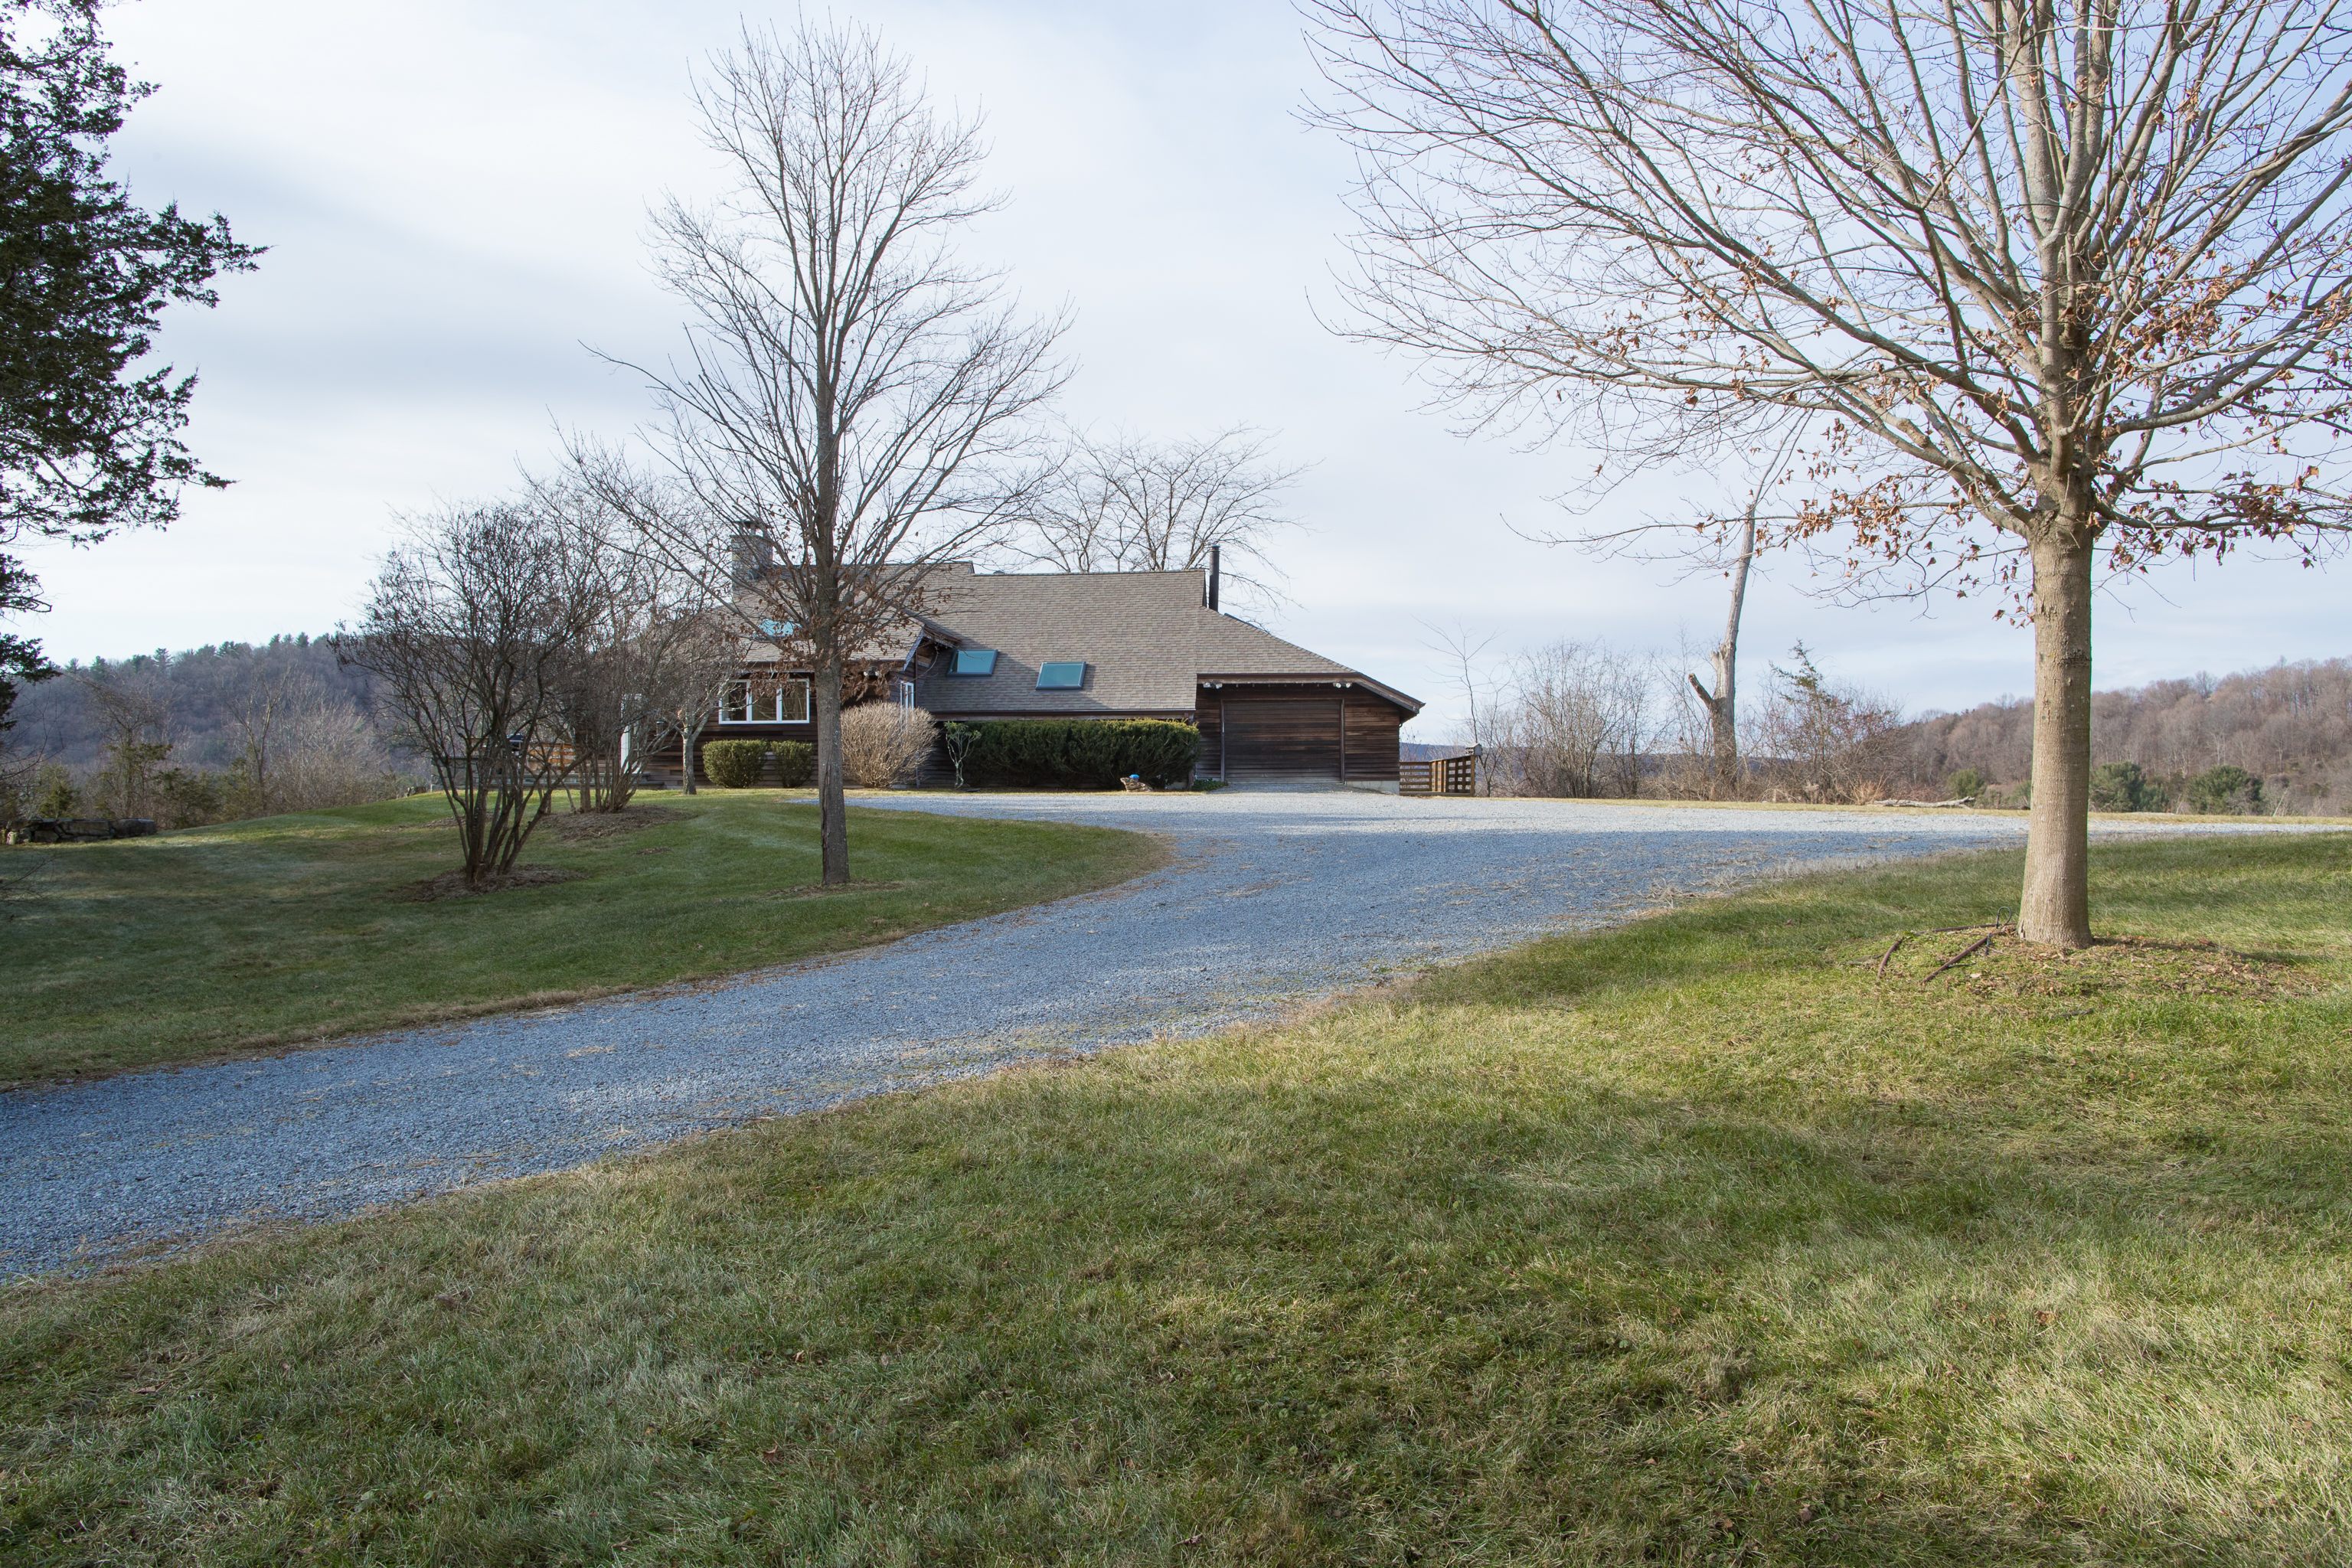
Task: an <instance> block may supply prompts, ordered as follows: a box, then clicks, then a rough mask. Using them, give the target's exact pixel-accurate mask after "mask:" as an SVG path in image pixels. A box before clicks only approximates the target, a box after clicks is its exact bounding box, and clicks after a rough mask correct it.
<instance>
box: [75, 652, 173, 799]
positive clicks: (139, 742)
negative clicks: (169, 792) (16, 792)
mask: <svg viewBox="0 0 2352 1568" xmlns="http://www.w3.org/2000/svg"><path fill="white" fill-rule="evenodd" d="M80 679H81V683H82V687H83V689H84V690H86V691H87V692H88V693H89V700H90V705H91V707H93V708H94V709H96V710H97V711H98V714H99V716H100V720H101V721H102V722H103V723H104V725H105V727H106V731H107V737H108V738H107V742H106V746H105V750H104V752H103V753H102V754H103V755H104V757H105V759H106V766H105V767H104V768H102V769H100V772H99V773H98V775H97V776H96V777H95V778H93V779H92V780H91V781H90V783H91V784H92V786H93V788H94V791H95V793H96V794H97V795H98V796H99V798H100V800H102V801H103V802H104V803H105V809H106V812H107V815H108V816H124V817H146V816H153V815H154V814H155V779H156V775H157V773H158V772H159V771H160V770H161V769H162V768H163V763H165V761H166V760H167V759H169V758H170V756H171V754H172V736H171V731H172V698H171V688H170V687H169V686H168V685H167V684H166V683H165V682H163V681H162V680H159V679H155V678H154V676H153V675H152V674H150V673H148V672H147V671H145V670H135V671H130V672H126V671H124V670H123V669H121V668H111V669H109V670H107V671H106V672H105V673H103V674H100V675H86V676H83V677H81V678H80Z"/></svg>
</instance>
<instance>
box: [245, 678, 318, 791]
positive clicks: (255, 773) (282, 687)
mask: <svg viewBox="0 0 2352 1568" xmlns="http://www.w3.org/2000/svg"><path fill="white" fill-rule="evenodd" d="M242 673H243V675H244V678H245V679H244V687H245V689H244V690H243V691H242V692H241V693H240V694H239V699H238V701H237V704H236V708H235V709H233V710H231V712H230V721H231V723H233V724H234V725H235V726H236V734H237V740H238V742H239V743H238V746H237V755H236V784H235V786H234V788H235V789H236V791H237V792H239V793H242V794H244V795H248V796H249V797H250V798H249V800H247V801H246V802H245V803H244V804H245V805H247V806H249V808H250V810H251V814H252V815H253V816H268V815H269V813H270V812H271V811H272V810H273V809H275V804H276V802H277V801H278V797H279V794H280V793H281V792H279V791H278V789H277V788H276V780H275V778H274V776H273V773H272V769H271V765H272V763H275V762H276V761H277V758H278V748H277V740H278V724H279V721H281V720H283V719H284V718H285V717H286V715H287V714H288V713H289V711H290V710H292V708H293V707H294V706H295V705H296V704H297V703H298V702H301V701H304V700H308V701H310V702H312V703H315V702H317V701H318V700H319V693H318V691H317V683H316V682H315V681H311V680H308V679H300V678H299V677H298V674H297V671H296V667H295V665H294V662H293V661H292V660H291V659H285V658H267V657H264V658H255V659H253V660H251V661H250V662H249V663H248V664H247V666H246V668H245V669H244V671H243V672H242Z"/></svg>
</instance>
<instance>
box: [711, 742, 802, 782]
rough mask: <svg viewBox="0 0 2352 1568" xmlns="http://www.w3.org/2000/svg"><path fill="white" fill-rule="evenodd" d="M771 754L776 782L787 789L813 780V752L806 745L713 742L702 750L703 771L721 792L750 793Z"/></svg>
mask: <svg viewBox="0 0 2352 1568" xmlns="http://www.w3.org/2000/svg"><path fill="white" fill-rule="evenodd" d="M770 755H773V756H774V757H775V759H776V782H777V783H778V784H782V785H783V786H784V787H785V788H786V789H798V788H800V787H801V786H802V785H803V784H807V783H808V782H809V780H811V779H813V778H814V777H815V776H816V748H815V747H814V746H812V745H810V744H809V743H808V742H806V741H713V742H709V744H708V745H706V746H704V747H703V748H702V771H703V772H704V773H709V775H710V782H711V783H712V784H717V785H719V787H720V788H722V789H750V788H751V786H753V785H754V784H758V783H759V782H760V770H761V767H762V766H764V765H765V764H766V763H767V760H768V758H769V756H770Z"/></svg>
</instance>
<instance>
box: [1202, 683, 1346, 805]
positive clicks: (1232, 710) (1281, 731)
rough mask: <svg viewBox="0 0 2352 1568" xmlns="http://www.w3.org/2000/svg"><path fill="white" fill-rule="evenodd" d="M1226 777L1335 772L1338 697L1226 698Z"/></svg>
mask: <svg viewBox="0 0 2352 1568" xmlns="http://www.w3.org/2000/svg"><path fill="white" fill-rule="evenodd" d="M1224 710H1225V712H1224V719H1225V736H1224V739H1225V759H1224V761H1225V777H1226V778H1228V779H1230V780H1233V781H1234V782H1235V783H1242V782H1244V781H1250V782H1259V783H1263V782H1266V781H1271V780H1280V779H1337V778H1339V776H1340V758H1341V752H1340V730H1339V713H1340V708H1339V694H1338V693H1336V692H1334V693H1333V694H1332V695H1330V696H1328V697H1307V698H1298V697H1284V698H1254V699H1247V700H1238V701H1237V700H1231V699H1228V700H1227V701H1226V702H1225V704H1224Z"/></svg>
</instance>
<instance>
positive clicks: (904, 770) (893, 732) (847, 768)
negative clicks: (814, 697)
mask: <svg viewBox="0 0 2352 1568" xmlns="http://www.w3.org/2000/svg"><path fill="white" fill-rule="evenodd" d="M930 750H931V716H930V715H929V713H926V712H924V711H923V710H921V709H919V708H901V707H899V706H898V704H897V703H895V702H868V703H866V704H865V705H864V706H863V707H858V708H852V709H851V710H849V711H848V712H846V713H844V714H843V715H842V716H841V776H842V778H843V779H844V780H845V782H847V783H849V784H854V785H856V787H857V788H859V789H887V788H888V787H889V786H890V785H891V784H897V783H898V781H899V779H900V778H902V777H904V776H905V775H906V774H908V773H911V772H913V771H914V769H915V766H916V764H917V763H920V762H921V761H922V760H923V759H924V758H925V757H926V756H928V755H929V754H930Z"/></svg>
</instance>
